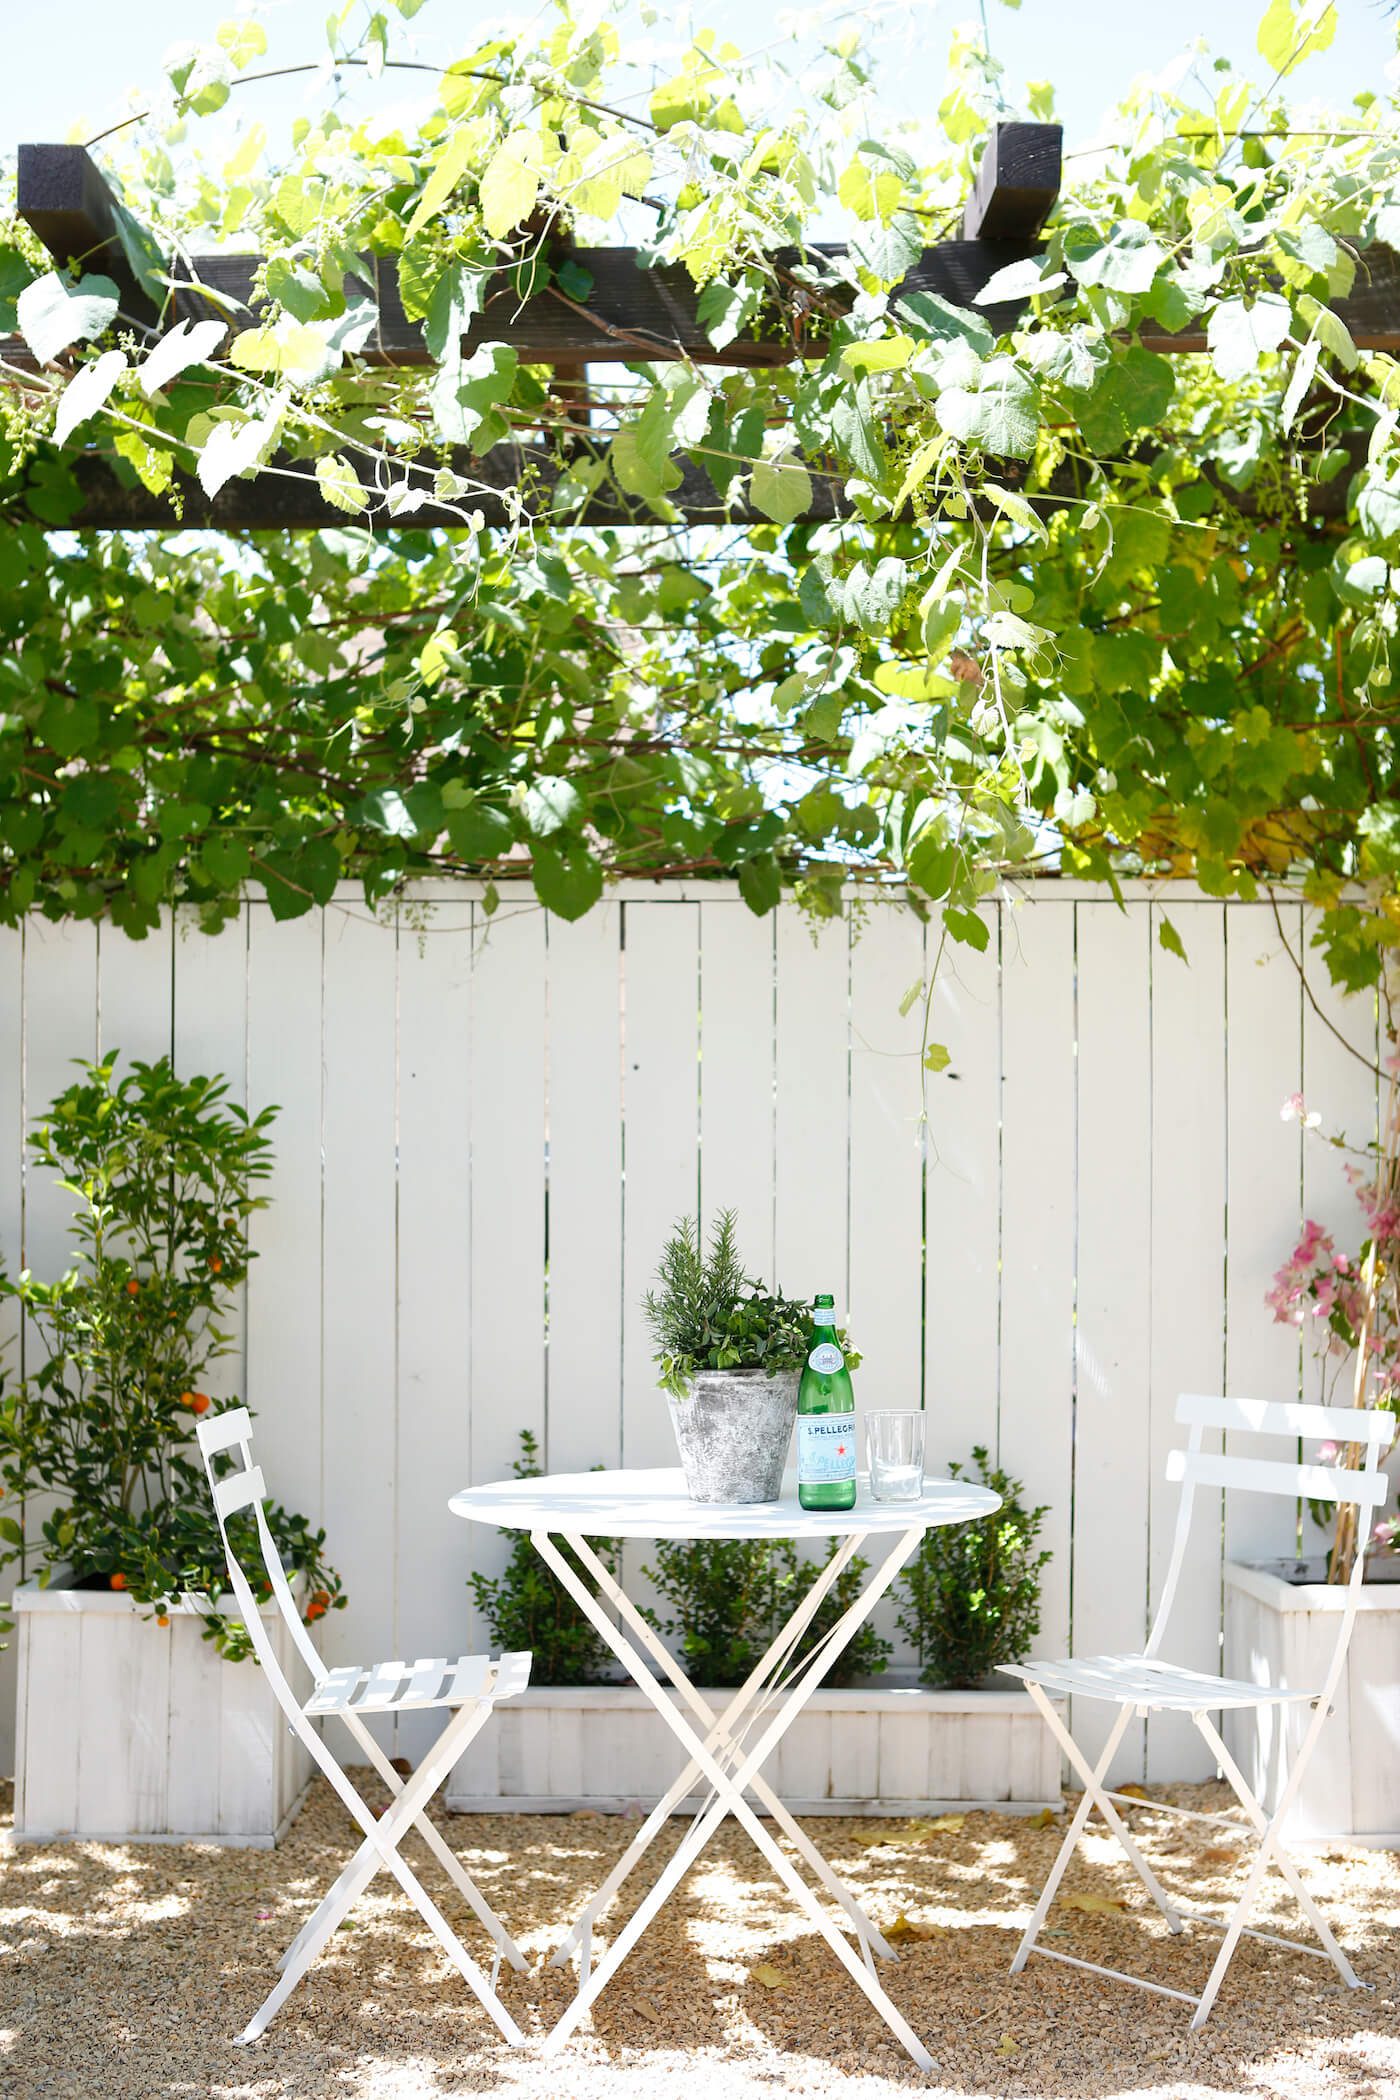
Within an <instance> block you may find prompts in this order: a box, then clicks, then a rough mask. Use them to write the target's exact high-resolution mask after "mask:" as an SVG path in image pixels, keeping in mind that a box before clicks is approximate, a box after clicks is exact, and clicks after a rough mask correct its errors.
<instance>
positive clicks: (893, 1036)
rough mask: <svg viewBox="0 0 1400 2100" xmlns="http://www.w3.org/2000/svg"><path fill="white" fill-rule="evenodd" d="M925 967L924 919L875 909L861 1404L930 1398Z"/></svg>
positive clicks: (865, 1050)
mask: <svg viewBox="0 0 1400 2100" xmlns="http://www.w3.org/2000/svg"><path fill="white" fill-rule="evenodd" d="M923 970H924V929H923V926H922V924H921V923H920V921H919V920H918V919H916V918H915V916H914V914H913V913H912V912H911V911H909V910H907V909H906V908H905V907H904V906H902V905H898V904H880V905H876V906H875V907H874V908H873V910H872V911H871V912H870V914H869V917H868V918H867V919H866V921H865V923H864V925H862V926H860V927H858V928H857V929H856V937H855V941H854V945H853V947H852V950H851V1166H850V1172H851V1227H850V1231H851V1244H850V1276H851V1292H850V1304H849V1311H850V1316H851V1328H852V1333H853V1336H854V1339H855V1343H856V1346H857V1348H858V1349H859V1350H860V1352H861V1367H860V1371H859V1374H858V1379H857V1383H858V1385H859V1389H860V1391H859V1398H860V1404H861V1406H862V1407H919V1406H921V1405H922V1401H923V1383H924V1381H923V1364H922V1362H921V1357H922V1354H923V1334H922V1326H923V1320H922V1310H923V1250H922V1245H921V1242H922V1238H923V1205H924V1130H923V1123H922V1120H921V1118H922V1112H923V1090H922V1087H921V1085H920V1079H921V1076H922V1075H921V1071H920V1062H919V1053H920V1044H921V1042H922V1036H923V1027H922V1005H921V1002H920V1003H918V1004H916V1005H914V1006H913V1007H912V1008H911V1009H910V1011H909V1012H908V1013H907V1014H904V1015H901V1013H900V1011H899V1007H900V1001H901V999H902V998H903V996H904V993H905V992H906V991H908V990H909V988H910V987H911V986H912V985H914V984H916V983H918V981H919V979H920V978H921V977H922V975H923ZM929 1461H930V1467H931V1469H932V1470H937V1464H936V1460H935V1458H934V1454H933V1453H932V1452H930V1453H929Z"/></svg>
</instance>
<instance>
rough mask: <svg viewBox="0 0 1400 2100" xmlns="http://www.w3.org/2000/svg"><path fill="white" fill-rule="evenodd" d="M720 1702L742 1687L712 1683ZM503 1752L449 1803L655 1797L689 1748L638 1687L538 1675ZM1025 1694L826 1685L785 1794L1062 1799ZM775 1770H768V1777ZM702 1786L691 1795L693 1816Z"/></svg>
mask: <svg viewBox="0 0 1400 2100" xmlns="http://www.w3.org/2000/svg"><path fill="white" fill-rule="evenodd" d="M701 1696H702V1697H703V1698H704V1699H705V1700H707V1701H708V1703H709V1705H710V1706H711V1707H712V1708H713V1709H714V1711H715V1712H716V1713H718V1712H719V1711H720V1710H721V1709H722V1708H723V1707H724V1706H725V1705H726V1704H727V1703H728V1701H729V1700H730V1699H731V1698H732V1697H733V1696H734V1695H733V1693H732V1692H727V1691H704V1692H702V1694H701ZM492 1733H494V1735H495V1737H496V1740H497V1744H498V1752H497V1758H496V1761H495V1762H494V1763H493V1762H492V1761H491V1760H490V1759H489V1757H481V1756H478V1755H477V1754H476V1746H475V1745H474V1746H473V1754H472V1756H471V1758H470V1759H468V1760H464V1762H463V1764H462V1765H461V1766H460V1767H459V1769H458V1770H457V1771H456V1772H455V1773H454V1774H453V1777H452V1780H451V1781H450V1782H449V1785H448V1790H447V1795H446V1801H447V1806H448V1807H449V1808H450V1809H454V1810H457V1811H459V1812H464V1813H471V1812H477V1811H501V1810H505V1809H516V1810H520V1811H521V1812H528V1813H535V1812H538V1811H540V1810H550V1809H552V1810H555V1811H558V1812H561V1813H567V1812H568V1811H570V1810H572V1809H577V1808H596V1809H599V1810H601V1811H604V1812H606V1813H616V1812H617V1811H618V1810H620V1809H623V1808H626V1807H628V1806H631V1805H632V1804H635V1803H637V1802H646V1803H647V1804H648V1805H650V1803H651V1802H654V1801H655V1800H656V1799H657V1798H658V1797H659V1796H660V1795H661V1794H662V1793H663V1792H664V1791H665V1788H666V1787H667V1785H668V1784H669V1783H670V1781H671V1780H672V1779H673V1778H674V1776H675V1773H676V1769H677V1765H678V1761H679V1758H680V1752H679V1751H678V1749H677V1746H676V1744H675V1741H674V1739H673V1738H672V1736H671V1733H670V1731H669V1729H667V1728H666V1727H665V1725H664V1724H663V1722H662V1721H661V1719H660V1717H659V1715H657V1714H656V1713H655V1711H654V1710H653V1709H652V1707H651V1706H650V1704H649V1703H648V1701H647V1700H646V1698H645V1696H644V1695H643V1693H641V1692H640V1691H639V1690H637V1688H636V1687H635V1686H633V1685H620V1684H619V1685H578V1686H568V1687H557V1688H556V1687H552V1686H536V1687H532V1688H531V1689H530V1690H529V1691H528V1692H525V1693H523V1694H522V1695H521V1697H520V1698H518V1699H516V1700H512V1701H511V1702H510V1704H509V1705H507V1706H503V1707H501V1708H500V1709H499V1710H498V1711H497V1714H496V1717H495V1721H494V1724H493V1728H492V1730H491V1731H488V1735H489V1734H492ZM1048 1742H1049V1737H1048V1736H1047V1734H1046V1731H1045V1728H1044V1726H1043V1725H1042V1723H1041V1721H1040V1717H1039V1715H1038V1714H1037V1713H1036V1712H1035V1709H1034V1707H1033V1706H1032V1705H1031V1703H1030V1700H1029V1699H1028V1698H1027V1697H1026V1696H1025V1694H1024V1693H1022V1692H1019V1691H1012V1690H1008V1691H989V1692H980V1691H974V1692H946V1691H945V1692H930V1691H926V1690H924V1689H923V1688H922V1687H921V1686H917V1685H908V1684H902V1685H883V1684H882V1685H878V1686H871V1687H870V1688H868V1689H852V1690H841V1691H827V1690H821V1691H818V1692H816V1693H814V1694H813V1696H812V1698H811V1700H810V1701H809V1704H808V1706H807V1708H806V1709H804V1711H803V1712H802V1713H801V1714H800V1715H799V1716H798V1718H797V1720H796V1721H794V1723H793V1724H792V1727H791V1728H790V1729H789V1731H788V1734H787V1736H786V1737H785V1738H784V1739H783V1742H782V1743H781V1745H780V1746H779V1751H778V1759H777V1763H776V1766H775V1768H774V1770H775V1774H776V1784H777V1787H778V1791H779V1793H780V1795H781V1797H782V1799H783V1800H784V1802H785V1803H786V1804H787V1805H788V1806H789V1807H790V1808H791V1809H792V1810H794V1811H795V1812H796V1813H798V1814H800V1815H804V1816H810V1815H880V1814H903V1815H915V1814H925V1813H929V1812H933V1811H937V1810H942V1809H950V1808H976V1807H993V1806H999V1807H1004V1808H1007V1809H1010V1810H1012V1811H1013V1812H1021V1811H1024V1812H1026V1813H1030V1812H1032V1811H1034V1810H1036V1809H1040V1808H1045V1807H1057V1806H1058V1805H1059V1800H1060V1786H1059V1760H1058V1757H1057V1756H1056V1755H1055V1754H1054V1750H1053V1745H1051V1748H1050V1754H1049V1755H1047V1752H1046V1748H1045V1745H1046V1744H1047V1743H1048ZM770 1776H771V1775H770ZM699 1799H700V1797H699V1796H698V1795H697V1796H696V1797H695V1799H694V1800H690V1799H687V1800H686V1801H683V1802H682V1803H681V1804H680V1805H679V1807H678V1809H677V1811H676V1812H677V1813H678V1814H685V1815H689V1814H691V1813H693V1811H694V1809H695V1807H696V1806H697V1805H698V1802H699Z"/></svg>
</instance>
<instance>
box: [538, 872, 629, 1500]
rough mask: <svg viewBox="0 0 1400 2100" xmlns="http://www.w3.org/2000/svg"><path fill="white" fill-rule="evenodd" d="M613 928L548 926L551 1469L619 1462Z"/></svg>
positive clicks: (618, 1110) (618, 930) (602, 919)
mask: <svg viewBox="0 0 1400 2100" xmlns="http://www.w3.org/2000/svg"><path fill="white" fill-rule="evenodd" d="M621 966H622V919H621V906H620V905H617V904H612V903H603V904H599V905H597V906H596V907H595V908H594V909H593V910H592V911H591V912H589V913H588V915H587V917H586V918H584V919H580V920H579V921H578V922H577V924H575V925H572V926H571V925H569V924H568V922H567V921H566V920H564V919H551V920H550V921H549V1359H548V1377H549V1416H548V1420H549V1435H548V1440H547V1447H546V1451H545V1459H544V1462H545V1464H546V1466H547V1467H548V1469H549V1470H550V1471H551V1472H559V1473H573V1472H581V1471H583V1470H584V1469H585V1468H586V1467H588V1466H593V1465H608V1466H615V1465H616V1464H617V1463H618V1455H619V1445H620V1437H621V1400H622V1043H621V1024H622V1004H621V1000H622V979H621Z"/></svg>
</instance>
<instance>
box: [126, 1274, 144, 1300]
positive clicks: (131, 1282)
mask: <svg viewBox="0 0 1400 2100" xmlns="http://www.w3.org/2000/svg"><path fill="white" fill-rule="evenodd" d="M140 1288H141V1286H140V1284H139V1283H138V1282H137V1281H136V1278H135V1277H134V1276H128V1277H127V1279H126V1295H127V1297H128V1298H134V1297H135V1296H136V1293H137V1292H138V1291H139V1290H140Z"/></svg>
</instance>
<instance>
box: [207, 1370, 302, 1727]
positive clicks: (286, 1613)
mask: <svg viewBox="0 0 1400 2100" xmlns="http://www.w3.org/2000/svg"><path fill="white" fill-rule="evenodd" d="M195 1434H196V1435H197V1436H198V1438H199V1448H200V1451H201V1453H202V1454H203V1458H204V1470H205V1472H206V1473H207V1474H208V1476H209V1491H210V1493H211V1494H212V1496H213V1498H214V1512H215V1515H216V1516H217V1517H218V1520H219V1536H220V1538H221V1539H222V1540H223V1542H224V1559H225V1560H226V1561H227V1563H228V1574H229V1583H230V1585H231V1587H232V1589H233V1594H234V1596H235V1597H236V1598H237V1599H238V1605H239V1609H240V1611H241V1612H242V1613H243V1618H244V1623H245V1624H246V1626H247V1628H248V1633H249V1636H250V1638H251V1640H252V1643H253V1647H254V1649H255V1650H256V1652H257V1657H258V1661H259V1662H260V1663H261V1664H262V1666H263V1668H264V1669H265V1670H267V1671H269V1674H270V1675H271V1674H272V1673H273V1671H274V1670H275V1673H276V1676H277V1677H279V1678H280V1677H281V1676H282V1672H281V1669H280V1668H279V1667H277V1665H276V1658H275V1654H274V1651H273V1647H272V1642H271V1640H270V1639H269V1638H268V1632H267V1626H266V1624H265V1622H264V1620H263V1616H262V1612H261V1610H260V1608H259V1604H260V1600H259V1599H258V1598H257V1597H256V1596H255V1595H254V1591H253V1585H252V1583H251V1582H250V1580H249V1578H248V1574H247V1571H246V1570H245V1568H244V1567H243V1564H242V1562H241V1561H240V1560H239V1558H238V1555H237V1554H236V1553H235V1552H234V1549H233V1546H232V1544H231V1543H230V1540H229V1535H228V1520H229V1518H230V1517H231V1516H233V1515H235V1514H236V1513H237V1512H238V1511H239V1510H243V1509H250V1510H251V1511H252V1513H253V1520H254V1523H255V1525H256V1528H257V1534H258V1545H259V1547H260V1549H261V1553H262V1562H263V1576H264V1579H265V1581H266V1582H267V1583H269V1584H270V1585H271V1590H272V1596H273V1598H274V1600H275V1602H276V1605H277V1608H278V1610H279V1611H280V1612H281V1614H282V1617H283V1620H284V1621H285V1623H286V1626H287V1630H288V1632H289V1633H290V1634H291V1636H292V1640H293V1641H294V1642H295V1644H296V1649H297V1653H298V1654H299V1655H300V1657H301V1659H302V1661H303V1662H304V1663H305V1664H306V1667H307V1669H308V1670H309V1671H310V1672H311V1675H312V1678H313V1679H314V1681H315V1682H316V1683H317V1684H318V1685H320V1684H323V1683H324V1682H325V1679H326V1676H327V1674H328V1672H327V1668H326V1665H325V1663H324V1662H323V1661H322V1660H321V1658H320V1656H319V1655H318V1654H317V1653H316V1647H315V1643H314V1642H313V1641H312V1639H311V1636H310V1634H309V1633H308V1632H307V1630H306V1628H305V1626H304V1625H303V1624H302V1617H301V1613H300V1612H299V1611H298V1610H297V1605H296V1599H295V1597H293V1595H292V1592H291V1587H290V1585H289V1583H288V1581H287V1577H286V1573H285V1571H284V1569H283V1567H282V1557H281V1555H280V1554H279V1553H278V1551H277V1545H276V1542H275V1540H274V1539H273V1536H272V1532H271V1530H270V1529H269V1527H268V1521H267V1514H266V1512H265V1510H264V1508H263V1503H264V1502H265V1500H266V1499H267V1485H266V1482H265V1481H264V1480H263V1476H262V1468H261V1467H260V1466H255V1465H254V1464H253V1424H252V1421H251V1419H250V1417H249V1414H248V1410H247V1408H246V1407H226V1408H224V1409H223V1411H222V1412H221V1413H219V1414H217V1415H211V1416H210V1417H209V1419H208V1421H207V1422H200V1423H198V1424H197V1425H196V1429H195ZM235 1450H236V1451H237V1455H238V1458H239V1460H240V1461H241V1465H240V1467H239V1469H238V1470H237V1471H235V1472H232V1473H227V1474H225V1475H224V1476H223V1477H222V1478H220V1477H219V1474H218V1471H217V1468H216V1466H215V1463H214V1461H215V1459H216V1458H218V1457H219V1456H220V1455H221V1454H223V1453H225V1452H232V1451H235ZM279 1697H280V1694H279Z"/></svg>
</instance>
